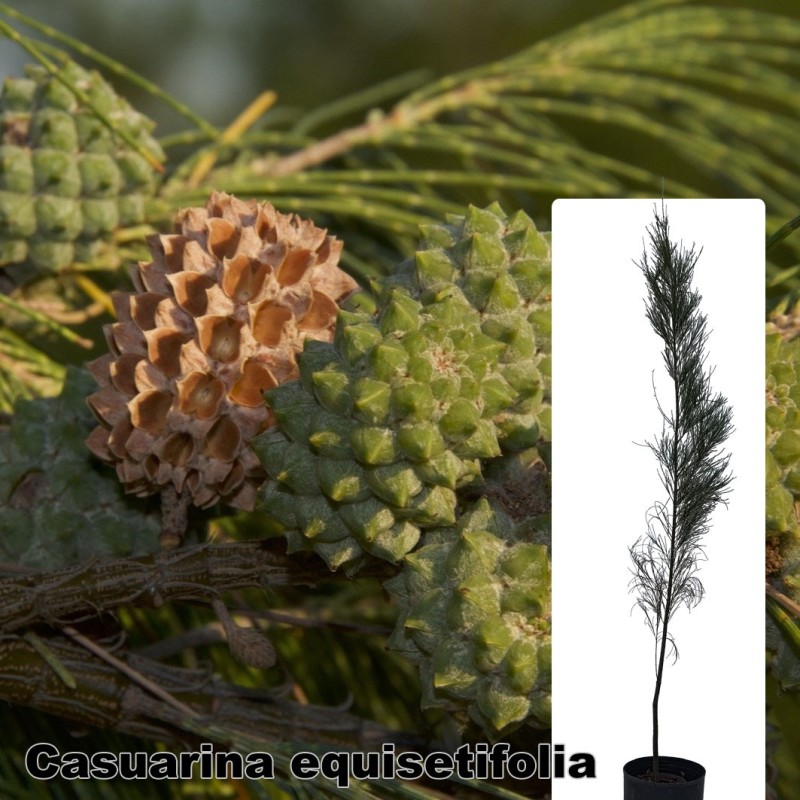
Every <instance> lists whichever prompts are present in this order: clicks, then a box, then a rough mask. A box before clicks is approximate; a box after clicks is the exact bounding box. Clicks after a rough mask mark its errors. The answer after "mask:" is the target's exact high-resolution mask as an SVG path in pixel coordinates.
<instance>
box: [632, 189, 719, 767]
mask: <svg viewBox="0 0 800 800" xmlns="http://www.w3.org/2000/svg"><path fill="white" fill-rule="evenodd" d="M648 233H649V236H650V258H648V254H647V252H645V253H644V255H643V256H642V260H641V262H640V263H639V264H638V266H639V267H640V269H641V270H642V272H643V274H644V277H645V282H646V285H647V299H646V301H645V309H646V316H647V319H648V320H649V322H650V324H651V325H652V327H653V330H654V331H655V332H656V333H657V334H658V335H659V337H661V339H662V340H663V342H664V349H663V352H662V355H663V359H664V367H665V368H666V371H667V374H668V375H669V377H670V378H671V379H672V382H673V387H674V396H673V406H672V409H671V411H669V412H667V411H665V410H664V409H663V408H662V406H661V404H660V403H659V406H658V407H659V411H660V413H661V418H662V429H661V434H660V436H659V437H658V438H657V439H656V440H655V441H652V442H647V443H646V444H647V446H648V447H649V449H650V450H651V452H652V453H653V455H655V457H656V460H657V461H658V472H659V477H660V479H661V484H662V486H663V487H664V490H665V492H666V494H667V500H666V502H661V501H656V502H655V503H654V504H653V506H652V507H651V509H650V511H649V512H648V515H647V532H646V533H645V534H643V535H642V536H640V537H639V539H638V540H637V541H636V543H635V544H634V545H633V546H632V547H631V548H630V555H631V559H632V560H633V569H632V572H633V578H632V579H631V584H630V585H631V591H633V592H635V593H636V594H637V595H638V597H637V600H636V604H637V605H638V606H639V607H640V608H641V609H642V611H643V612H644V615H645V622H646V624H647V626H648V628H649V629H650V631H651V632H652V634H653V637H654V640H655V646H656V685H655V692H654V695H653V766H652V773H651V778H652V780H653V781H657V780H658V773H659V757H658V700H659V696H660V694H661V682H662V679H663V675H664V660H665V655H666V652H667V650H668V649H671V650H672V652H673V655H674V657H675V658H677V657H678V651H677V648H676V646H675V641H674V639H673V637H672V635H671V633H670V632H669V623H670V621H671V619H672V617H673V615H674V614H675V612H676V611H677V610H678V609H679V608H680V607H681V606H682V605H685V606H686V607H687V608H689V609H691V608H693V607H694V606H696V605H697V604H698V603H699V602H700V600H701V599H702V597H703V585H702V583H701V582H700V579H699V578H698V577H697V571H698V569H699V566H698V564H699V561H700V560H702V559H703V558H704V552H703V544H702V539H703V536H704V534H705V533H707V531H708V528H709V525H708V518H709V516H710V514H711V512H712V511H713V510H714V507H715V506H716V505H717V504H718V503H720V502H721V503H725V495H726V494H727V492H728V491H729V488H728V487H729V484H730V482H731V480H732V479H733V476H732V475H731V474H730V472H729V471H728V462H729V460H730V455H729V454H725V453H723V452H722V451H721V449H720V448H721V446H722V444H723V443H724V442H725V440H726V439H727V438H728V436H730V434H731V433H732V431H733V426H732V412H731V407H730V405H729V404H728V401H727V400H726V399H725V397H723V396H722V395H721V394H715V393H713V392H712V389H711V374H712V372H713V370H711V369H706V367H705V361H706V354H705V345H706V341H707V339H708V331H707V330H706V317H705V315H704V314H702V313H701V312H700V300H701V297H700V294H699V293H698V292H697V291H696V290H694V289H692V286H691V284H692V277H693V275H694V267H695V264H696V263H697V260H698V258H699V257H700V253H699V252H695V250H694V247H691V248H689V249H688V250H687V249H686V248H684V246H683V245H682V244H681V245H677V244H674V243H673V242H671V241H670V238H669V223H668V220H667V215H666V212H665V210H664V206H663V202H662V207H661V214H659V213H658V210H657V209H656V211H655V223H654V224H653V225H652V226H650V227H649V228H648Z"/></svg>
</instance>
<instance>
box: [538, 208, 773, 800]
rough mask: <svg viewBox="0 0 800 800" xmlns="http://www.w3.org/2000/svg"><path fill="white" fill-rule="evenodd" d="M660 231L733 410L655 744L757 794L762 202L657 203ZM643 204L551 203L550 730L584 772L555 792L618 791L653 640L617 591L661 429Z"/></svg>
mask: <svg viewBox="0 0 800 800" xmlns="http://www.w3.org/2000/svg"><path fill="white" fill-rule="evenodd" d="M665 202H666V210H667V215H668V217H669V223H670V238H671V239H672V240H673V241H676V240H682V241H683V242H684V244H686V245H691V244H692V243H693V242H694V243H696V244H697V246H698V248H699V247H700V246H702V247H703V252H702V255H701V256H700V260H699V261H698V263H697V266H696V268H695V281H694V286H695V288H697V289H698V290H699V291H700V293H701V295H702V297H703V299H702V303H701V311H702V312H703V313H704V314H706V316H707V317H708V328H709V330H710V331H711V333H710V336H709V340H708V345H707V352H708V353H709V361H708V364H709V365H714V366H715V371H714V374H713V378H712V387H713V389H714V390H715V391H719V392H722V393H723V394H724V395H725V396H726V397H727V398H728V400H729V402H730V403H731V405H732V407H733V415H734V417H733V422H734V425H735V428H736V430H735V432H734V434H733V435H732V436H731V438H730V439H729V440H728V443H727V449H728V451H729V452H731V453H732V457H731V470H732V472H733V474H734V476H735V480H734V482H733V484H732V491H731V494H730V495H729V504H728V507H727V509H726V508H725V507H720V508H718V510H717V511H716V512H715V513H714V515H713V517H712V519H711V529H710V532H709V533H708V535H707V536H706V537H705V549H706V555H707V559H708V560H707V561H706V562H703V563H702V565H701V571H700V573H699V577H700V578H701V580H702V582H703V585H704V587H705V590H706V596H705V598H704V599H703V601H702V602H701V603H700V605H699V606H698V607H697V608H695V609H694V610H693V611H692V612H691V613H687V611H686V609H685V608H682V609H681V610H680V611H679V612H677V615H676V617H675V618H674V620H673V623H672V624H671V625H670V631H671V632H674V635H675V640H676V643H677V646H678V649H679V651H680V658H679V660H678V661H677V663H676V664H674V665H672V664H671V662H668V663H667V665H666V667H665V674H664V681H663V685H662V690H661V701H660V706H659V708H660V752H661V754H662V755H671V756H680V757H683V758H689V759H691V760H693V761H699V762H700V763H701V764H703V765H704V766H705V768H706V773H707V774H706V792H705V800H730V798H734V797H761V796H763V793H764V589H763V586H764V538H763V537H764V533H763V524H764V205H763V203H762V202H761V201H760V200H666V201H665ZM654 203H658V207H659V210H660V203H661V201H660V199H659V200H657V201H655V200H558V201H556V202H555V203H554V205H553V442H554V445H553V570H554V573H553V637H554V638H553V648H554V652H553V741H554V742H555V743H559V744H564V745H565V746H566V747H565V749H566V753H567V754H570V753H573V752H589V753H592V754H593V755H594V756H595V759H596V762H597V775H598V777H597V779H596V780H586V779H583V780H576V779H571V778H564V779H562V780H555V781H554V782H553V797H554V798H555V800H569V798H597V800H606V799H607V798H611V800H613V798H621V797H622V767H623V764H624V763H625V762H626V761H629V760H630V759H632V758H636V757H639V756H647V755H650V754H651V752H652V751H651V737H652V729H651V703H652V695H653V689H654V684H655V670H654V664H653V637H652V634H651V633H650V632H649V630H648V629H647V628H646V626H645V624H644V615H643V613H642V612H641V611H640V610H639V609H638V608H633V606H634V602H635V598H634V595H632V594H630V593H629V592H628V584H629V581H630V577H631V573H630V568H629V565H630V557H629V555H628V547H629V546H630V545H631V544H633V543H634V541H635V540H636V539H637V537H638V536H639V535H640V534H642V533H643V532H644V531H645V514H646V512H647V509H648V508H649V506H650V505H651V504H652V503H653V501H654V500H656V499H660V500H664V499H665V494H664V491H663V489H662V488H661V485H660V482H659V479H658V476H657V472H656V468H657V465H656V461H655V458H654V456H653V455H652V453H651V452H650V451H649V450H648V449H647V448H646V447H641V446H637V444H636V442H639V443H642V442H644V441H645V440H648V439H649V440H652V439H654V438H655V436H656V435H657V434H658V433H659V432H660V430H661V423H660V417H659V414H658V410H657V408H656V405H655V399H654V397H653V387H652V382H651V381H652V379H653V377H655V380H656V385H657V387H659V396H660V398H661V400H662V405H664V407H665V409H667V410H669V408H670V397H671V393H672V392H671V381H670V380H669V378H668V377H666V375H665V373H664V372H663V366H662V359H661V340H660V339H659V338H658V337H657V335H656V334H655V333H654V332H653V331H652V329H651V328H650V325H649V322H648V321H647V319H646V317H645V309H644V297H645V284H644V277H643V275H642V273H641V270H640V269H639V268H638V267H637V266H636V265H635V264H634V263H633V262H634V261H640V260H641V256H642V252H643V249H644V239H645V237H646V227H647V226H648V225H650V224H652V222H653V219H654V215H653V211H654Z"/></svg>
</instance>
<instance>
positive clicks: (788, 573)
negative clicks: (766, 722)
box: [766, 314, 800, 690]
mask: <svg viewBox="0 0 800 800" xmlns="http://www.w3.org/2000/svg"><path fill="white" fill-rule="evenodd" d="M796 333H797V325H796V314H793V315H775V316H773V318H772V320H771V322H770V323H769V324H768V326H767V337H766V372H767V385H766V445H767V448H766V532H767V565H766V574H767V580H768V581H769V583H770V584H771V585H772V586H773V587H774V588H775V589H777V590H778V591H779V592H780V593H781V594H782V595H784V596H786V597H788V598H789V599H790V600H791V601H793V602H794V603H800V525H798V517H797V508H798V506H797V503H798V500H800V338H791V337H793V336H795V335H796ZM787 337H789V338H787ZM770 611H771V612H772V613H770V614H768V615H767V650H768V657H769V664H770V667H771V669H772V672H773V673H774V674H775V676H776V678H777V679H778V680H779V682H780V685H781V687H782V688H783V689H785V690H789V689H792V690H797V688H798V687H800V659H799V658H798V656H797V647H798V642H799V641H800V630H799V629H798V626H797V624H796V621H795V620H794V619H793V618H792V617H791V616H790V615H787V614H786V613H785V612H784V610H783V609H781V608H779V607H778V606H777V605H776V604H773V605H771V606H770Z"/></svg>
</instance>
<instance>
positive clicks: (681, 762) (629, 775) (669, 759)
mask: <svg viewBox="0 0 800 800" xmlns="http://www.w3.org/2000/svg"><path fill="white" fill-rule="evenodd" d="M652 761H653V756H652V755H649V756H640V757H639V758H634V759H631V760H630V761H628V763H627V764H625V766H624V767H623V768H622V771H623V773H624V774H625V777H626V779H627V780H629V781H634V782H635V783H637V784H642V785H650V786H652V785H653V782H652V781H649V780H647V779H646V778H642V777H640V775H639V773H640V771H641V769H642V768H643V767H646V766H647V765H648V764H650V763H652ZM658 761H659V767H660V771H661V772H665V773H667V774H672V775H674V774H679V772H678V773H676V771H675V770H676V768H677V770H678V771H680V770H681V768H683V769H685V770H687V771H689V772H690V773H691V774H692V777H691V778H690V779H689V780H687V781H686V782H685V783H683V784H680V785H682V786H691V785H693V784H698V783H700V782H701V781H702V780H703V779H704V778H705V776H706V768H705V767H704V766H703V765H702V764H700V763H698V762H697V761H692V760H690V759H688V758H681V757H680V756H661V755H660V756H659V757H658ZM674 785H677V784H674Z"/></svg>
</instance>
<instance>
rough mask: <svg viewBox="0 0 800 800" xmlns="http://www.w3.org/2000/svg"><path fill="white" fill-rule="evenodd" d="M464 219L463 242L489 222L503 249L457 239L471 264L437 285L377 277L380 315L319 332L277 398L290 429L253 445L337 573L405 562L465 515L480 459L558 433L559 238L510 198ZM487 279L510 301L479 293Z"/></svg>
mask: <svg viewBox="0 0 800 800" xmlns="http://www.w3.org/2000/svg"><path fill="white" fill-rule="evenodd" d="M459 220H460V222H458V225H459V226H460V227H459V230H460V231H461V233H462V238H461V240H460V241H461V242H462V244H463V245H464V247H466V246H467V244H468V243H469V242H470V241H472V240H471V239H469V236H470V235H471V234H469V235H468V234H467V233H465V231H468V230H472V229H473V228H476V227H477V225H478V223H479V222H480V223H481V224H483V225H484V226H488V227H492V229H493V230H494V231H495V233H497V231H501V233H502V236H501V237H500V239H499V240H498V241H500V242H501V244H502V247H501V250H500V251H497V249H496V248H495V249H494V250H488V249H487V250H486V251H485V252H484V250H481V254H482V255H481V259H480V260H478V259H477V258H476V259H472V260H471V259H470V258H468V257H467V256H465V255H464V253H463V252H461V251H462V250H463V249H464V247H461V248H460V249H459V247H456V246H455V245H454V246H453V248H452V250H453V258H455V257H456V255H457V256H458V258H459V259H460V261H459V262H458V264H459V265H460V266H459V265H456V266H452V267H451V268H450V272H449V273H447V274H446V275H442V276H439V277H437V278H436V281H425V280H422V279H421V278H420V275H421V274H422V273H418V272H415V271H413V269H412V268H411V267H409V266H408V265H406V266H404V267H401V268H400V270H399V272H398V275H397V276H395V277H394V278H392V279H386V280H385V281H383V282H381V283H380V285H378V286H376V290H377V294H378V308H377V312H376V314H375V315H374V316H371V315H369V314H366V313H363V312H353V311H346V310H343V311H340V312H339V315H338V317H337V324H336V337H335V340H334V342H333V343H332V344H320V343H317V342H308V343H307V344H306V349H305V351H304V352H303V353H302V354H301V355H300V357H299V359H298V363H299V365H300V375H301V377H300V380H299V381H295V382H291V383H287V384H284V385H282V386H279V387H277V388H275V389H273V390H270V391H269V392H267V394H266V397H267V401H268V403H269V405H270V406H271V407H272V410H273V413H274V414H275V417H276V419H277V423H278V424H277V427H276V428H274V429H272V430H270V431H269V432H267V433H265V434H264V435H262V436H261V437H259V438H257V439H256V440H255V441H254V442H253V447H254V449H255V450H256V452H257V453H258V455H259V458H260V459H261V462H262V464H263V465H264V467H265V469H266V471H267V474H268V475H269V476H270V477H271V478H272V479H273V480H272V481H268V482H267V483H266V484H265V485H264V487H263V489H262V497H261V499H262V503H261V506H262V508H263V509H264V510H266V511H267V512H269V513H271V514H272V516H273V517H274V518H275V519H277V520H278V521H279V522H280V523H281V524H282V525H283V526H284V528H285V530H286V535H287V538H288V540H289V546H290V548H291V549H292V550H298V549H305V548H308V547H309V546H310V547H312V548H313V549H314V550H315V551H316V552H318V553H319V554H320V555H321V556H322V557H323V558H324V559H325V560H326V561H327V563H328V564H329V566H331V568H337V567H339V566H343V565H345V566H347V568H348V569H350V570H353V569H354V568H356V567H357V566H358V563H359V561H361V560H362V557H363V556H364V555H365V554H367V553H368V554H371V555H373V556H377V557H380V558H384V559H387V560H389V561H392V562H394V563H397V562H399V561H400V560H401V559H402V558H403V557H404V556H405V554H406V553H408V552H410V551H411V550H412V549H413V548H414V547H415V546H416V544H417V542H418V540H419V537H420V532H421V530H423V529H425V528H430V527H436V526H441V525H451V524H453V523H454V522H455V512H456V490H457V489H460V488H461V487H463V486H465V485H467V484H469V483H474V482H475V481H476V480H480V476H481V463H482V462H483V461H485V460H486V459H492V458H496V457H498V456H500V455H501V454H504V453H509V452H516V451H522V450H524V449H526V448H529V447H531V446H532V445H534V444H536V443H537V442H538V441H539V440H540V438H542V437H543V436H545V437H546V436H547V435H548V434H547V430H546V427H547V415H546V411H547V407H546V391H547V388H546V383H547V375H546V366H547V359H548V357H549V348H548V344H549V342H548V339H547V337H546V336H545V335H540V334H539V333H538V332H537V330H538V329H540V328H541V330H546V329H547V328H548V326H549V308H548V305H547V303H548V302H549V297H548V296H547V293H546V289H545V287H546V286H548V285H549V245H548V244H547V241H546V239H544V238H543V237H542V236H541V235H540V234H539V233H538V232H537V231H536V229H535V228H534V227H533V223H531V222H530V220H529V219H528V218H527V217H525V216H524V215H520V214H517V215H515V216H514V217H512V218H511V219H506V218H505V217H504V216H503V215H502V212H501V211H500V210H499V207H497V206H493V207H491V208H489V209H486V210H480V209H474V208H471V209H470V210H469V212H468V214H467V216H466V217H465V218H463V219H462V218H459ZM470 226H472V227H470ZM501 226H504V227H501ZM436 230H439V229H436ZM449 230H450V229H449V228H448V227H446V226H445V227H443V228H441V231H444V232H445V233H446V232H447V231H449ZM433 231H434V228H428V229H425V231H424V233H425V236H426V237H428V238H427V239H426V240H425V241H428V240H429V239H430V237H431V236H432V235H433ZM437 235H438V234H437ZM443 235H444V234H442V236H443ZM448 235H449V233H448ZM498 235H499V234H498ZM475 236H477V234H475ZM440 238H441V237H440ZM474 238H475V237H473V239H474ZM479 241H482V240H479ZM493 241H494V240H493ZM534 245H535V247H534ZM482 246H483V245H482ZM536 248H539V249H538V250H537V249H536ZM534 250H536V259H537V260H535V264H534V258H533V255H532V253H533V252H534ZM529 251H530V252H529ZM424 252H427V251H421V253H424ZM442 252H444V251H442ZM443 257H444V258H447V259H449V258H450V256H449V255H446V254H445V256H443ZM490 257H491V258H495V260H496V263H494V265H493V266H492V265H491V263H490ZM448 263H450V261H448ZM534 271H537V272H536V275H537V276H538V277H536V278H535V279H534V277H533V272H534ZM490 274H491V275H494V277H495V284H496V285H497V286H498V287H501V288H502V289H503V290H502V292H501V293H500V295H501V296H502V304H500V301H499V300H498V301H497V303H495V301H494V300H491V302H489V301H487V302H480V303H479V302H478V300H477V297H478V295H477V294H476V293H477V291H478V290H477V288H475V289H474V291H473V288H474V287H477V286H478V284H479V283H480V284H481V285H482V286H484V288H486V287H485V285H484V284H487V282H488V280H489V279H488V277H487V276H489V275H490ZM478 278H480V281H479V280H478ZM470 281H472V283H471V282H470ZM481 282H482V283H481ZM473 284H474V287H473ZM470 287H473V288H470ZM518 287H519V288H518ZM487 291H488V295H487V297H489V298H492V297H494V295H493V294H492V291H491V287H490V288H489V290H487ZM499 291H500V289H499V288H498V292H499ZM351 307H353V306H351ZM537 337H538V338H537Z"/></svg>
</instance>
